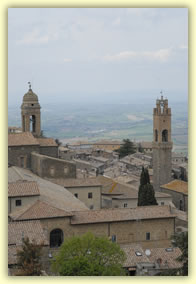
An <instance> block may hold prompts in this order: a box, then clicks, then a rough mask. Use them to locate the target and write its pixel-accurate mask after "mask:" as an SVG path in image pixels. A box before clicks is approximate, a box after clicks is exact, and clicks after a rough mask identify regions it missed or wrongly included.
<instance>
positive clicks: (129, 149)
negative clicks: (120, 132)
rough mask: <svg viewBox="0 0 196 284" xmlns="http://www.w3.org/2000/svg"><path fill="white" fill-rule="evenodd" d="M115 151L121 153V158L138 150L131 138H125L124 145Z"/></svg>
mask: <svg viewBox="0 0 196 284" xmlns="http://www.w3.org/2000/svg"><path fill="white" fill-rule="evenodd" d="M115 152H117V153H119V158H120V159H121V158H123V157H125V156H127V155H131V154H134V153H135V152H136V147H135V145H134V143H133V142H132V141H130V140H129V139H123V145H122V146H121V147H120V148H119V149H117V150H115Z"/></svg>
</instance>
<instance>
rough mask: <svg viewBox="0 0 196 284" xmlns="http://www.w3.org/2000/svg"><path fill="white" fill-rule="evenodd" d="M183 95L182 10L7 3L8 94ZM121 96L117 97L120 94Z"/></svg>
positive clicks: (184, 19)
mask: <svg viewBox="0 0 196 284" xmlns="http://www.w3.org/2000/svg"><path fill="white" fill-rule="evenodd" d="M28 81H31V82H32V88H33V91H34V92H35V93H37V94H38V96H39V98H40V101H42V102H47V96H48V98H49V99H50V100H54V101H55V100H57V99H60V98H61V96H62V97H63V99H64V100H66V99H68V100H71V99H72V100H73V101H74V100H77V99H79V98H85V99H87V100H88V97H89V99H93V98H96V97H98V96H100V97H101V98H102V99H103V101H104V96H111V101H112V95H111V94H112V93H117V94H118V95H119V94H121V93H123V92H126V93H128V94H129V93H130V96H131V95H133V94H134V93H135V94H136V93H137V92H138V91H142V92H146V93H147V94H150V93H151V92H152V93H153V90H154V92H157V94H159V92H160V90H161V89H162V90H163V91H164V92H165V93H166V95H167V97H168V98H169V97H171V98H172V96H176V94H177V95H178V96H179V98H181V99H183V96H184V97H185V98H186V97H187V91H188V9H186V8H157V9H155V8H101V9H100V8H93V9H92V8H80V9H79V8H63V9H62V8H59V9H54V8H48V9H46V8H42V9H41V8H25V9H24V8H10V9H9V10H8V98H9V103H10V102H11V101H13V102H17V103H18V102H21V99H22V96H23V95H24V93H25V92H26V91H27V90H28V84H27V82H28ZM119 96H120V95H119Z"/></svg>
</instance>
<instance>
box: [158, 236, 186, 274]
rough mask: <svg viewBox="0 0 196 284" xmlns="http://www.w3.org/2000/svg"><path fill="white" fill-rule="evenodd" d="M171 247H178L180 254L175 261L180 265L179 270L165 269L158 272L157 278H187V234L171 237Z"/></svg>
mask: <svg viewBox="0 0 196 284" xmlns="http://www.w3.org/2000/svg"><path fill="white" fill-rule="evenodd" d="M171 239H172V245H173V246H174V247H179V248H180V250H181V252H182V254H181V255H180V256H179V257H178V258H177V259H176V260H177V261H179V262H181V263H182V266H181V267H180V268H176V269H167V270H165V271H163V272H159V273H158V274H157V275H158V276H188V232H182V233H178V234H175V235H174V236H172V237H171Z"/></svg>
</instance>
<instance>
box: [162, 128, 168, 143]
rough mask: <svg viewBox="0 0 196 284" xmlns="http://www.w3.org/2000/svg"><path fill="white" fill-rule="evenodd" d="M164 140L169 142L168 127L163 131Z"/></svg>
mask: <svg viewBox="0 0 196 284" xmlns="http://www.w3.org/2000/svg"><path fill="white" fill-rule="evenodd" d="M162 142H168V131H167V130H166V129H165V130H163V132H162Z"/></svg>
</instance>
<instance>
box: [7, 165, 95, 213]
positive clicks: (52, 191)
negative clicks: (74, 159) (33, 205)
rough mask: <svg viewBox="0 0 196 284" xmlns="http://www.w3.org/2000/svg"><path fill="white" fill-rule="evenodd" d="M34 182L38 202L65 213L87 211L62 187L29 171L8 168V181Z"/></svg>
mask: <svg viewBox="0 0 196 284" xmlns="http://www.w3.org/2000/svg"><path fill="white" fill-rule="evenodd" d="M21 179H22V180H26V181H35V182H37V184H38V187H39V191H40V196H39V200H41V201H43V202H47V203H48V204H50V205H51V206H54V207H57V204H58V208H59V209H62V210H66V211H69V212H70V211H80V210H89V209H88V208H87V206H85V204H84V203H83V202H81V201H80V200H79V199H78V198H76V197H75V196H74V195H73V194H72V193H70V192H69V191H68V190H67V189H65V188H64V187H63V186H60V185H57V184H54V183H53V182H50V181H48V180H46V179H43V178H40V177H39V176H37V175H35V174H33V173H32V172H31V171H30V170H27V169H23V168H19V167H9V168H8V181H9V182H16V181H17V180H21Z"/></svg>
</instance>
